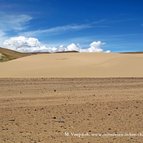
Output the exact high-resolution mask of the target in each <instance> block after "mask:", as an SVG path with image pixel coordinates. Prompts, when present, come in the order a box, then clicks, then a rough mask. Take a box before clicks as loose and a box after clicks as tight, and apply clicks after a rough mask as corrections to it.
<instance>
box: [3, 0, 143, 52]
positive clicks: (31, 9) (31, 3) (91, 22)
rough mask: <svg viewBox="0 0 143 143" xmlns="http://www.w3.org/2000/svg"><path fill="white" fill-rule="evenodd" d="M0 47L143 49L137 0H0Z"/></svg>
mask: <svg viewBox="0 0 143 143" xmlns="http://www.w3.org/2000/svg"><path fill="white" fill-rule="evenodd" d="M0 46H3V47H7V48H11V49H15V50H19V51H33V50H35V51H36V50H37V51H38V50H39V51H40V50H41V51H46V49H47V48H48V49H50V50H51V51H57V50H61V51H62V50H76V49H78V50H79V49H80V51H86V49H88V51H89V52H90V51H91V52H92V51H93V52H96V51H97V52H103V51H105V52H109V51H112V52H123V51H143V0H0Z"/></svg>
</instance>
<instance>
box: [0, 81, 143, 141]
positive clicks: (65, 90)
mask: <svg viewBox="0 0 143 143" xmlns="http://www.w3.org/2000/svg"><path fill="white" fill-rule="evenodd" d="M142 109H143V78H107V79H104V78H101V79H98V78H95V79H94V78H91V79H86V78H81V79H77V78H75V79H74V78H70V79H45V78H33V79H24V78H23V79H0V143H142V142H143V136H138V135H139V134H140V133H142V135H143V110H142ZM65 132H68V133H69V136H65ZM71 133H77V134H78V133H84V134H89V135H91V134H98V133H99V134H108V133H109V134H117V135H119V134H124V135H125V134H129V133H132V134H136V136H123V137H120V136H112V137H111V136H107V137H105V136H104V137H100V136H98V137H96V136H93V137H92V136H84V137H78V136H72V135H71Z"/></svg>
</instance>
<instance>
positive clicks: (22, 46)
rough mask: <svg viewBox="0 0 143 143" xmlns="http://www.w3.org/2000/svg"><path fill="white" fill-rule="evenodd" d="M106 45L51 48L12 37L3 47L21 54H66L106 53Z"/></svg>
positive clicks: (73, 44)
mask: <svg viewBox="0 0 143 143" xmlns="http://www.w3.org/2000/svg"><path fill="white" fill-rule="evenodd" d="M104 44H105V43H103V42H101V41H93V42H92V43H91V44H90V45H89V47H88V48H86V49H84V48H81V47H80V45H79V44H75V43H71V44H69V45H66V46H64V45H60V46H57V47H50V46H48V45H47V44H43V43H41V42H40V41H39V40H38V39H36V38H33V37H30V38H27V37H24V36H18V37H11V38H9V39H8V40H5V41H4V42H3V46H4V47H6V48H8V49H11V50H15V51H19V52H65V51H78V52H106V53H109V52H110V51H104V50H103V49H102V45H104Z"/></svg>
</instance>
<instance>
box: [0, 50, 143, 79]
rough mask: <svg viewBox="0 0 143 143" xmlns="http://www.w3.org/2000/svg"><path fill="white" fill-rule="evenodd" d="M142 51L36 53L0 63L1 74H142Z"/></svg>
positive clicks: (62, 75) (127, 75)
mask: <svg viewBox="0 0 143 143" xmlns="http://www.w3.org/2000/svg"><path fill="white" fill-rule="evenodd" d="M142 64H143V54H117V53H109V54H107V53H58V54H42V55H41V54H39V55H32V56H28V57H24V58H19V59H16V60H12V61H9V62H4V63H0V77H64V78H65V77H74V78H75V77H84V78H85V77H143V66H142Z"/></svg>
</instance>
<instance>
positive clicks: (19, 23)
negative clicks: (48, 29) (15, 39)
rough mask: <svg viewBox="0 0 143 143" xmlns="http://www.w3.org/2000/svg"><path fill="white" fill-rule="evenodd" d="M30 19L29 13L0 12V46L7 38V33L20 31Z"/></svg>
mask: <svg viewBox="0 0 143 143" xmlns="http://www.w3.org/2000/svg"><path fill="white" fill-rule="evenodd" d="M31 19H32V17H31V16H29V15H24V14H18V15H14V14H7V13H3V12H0V46H2V43H3V41H4V40H6V39H8V38H9V36H10V35H9V34H10V33H13V32H20V31H22V30H24V29H26V28H27V25H26V24H27V23H28V22H29V21H30V20H31Z"/></svg>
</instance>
